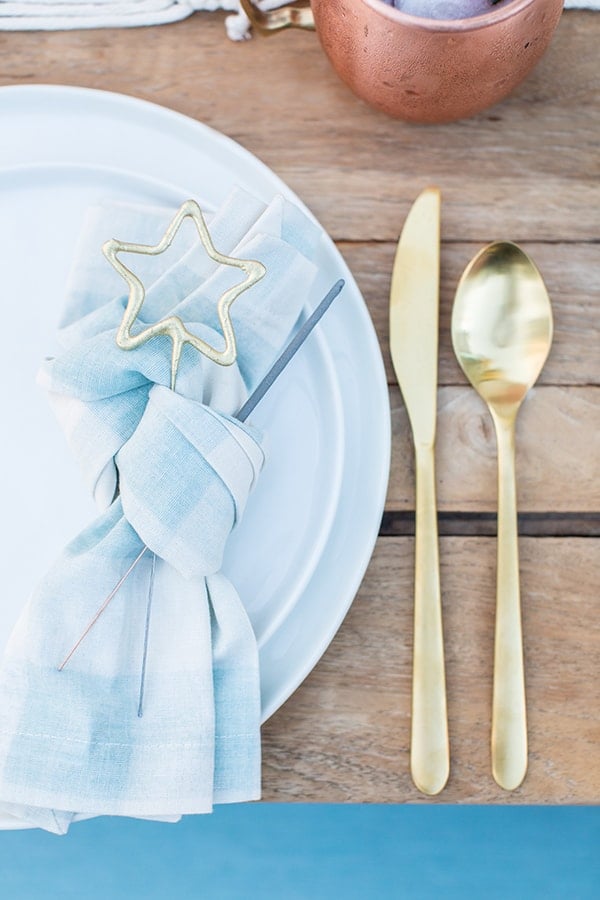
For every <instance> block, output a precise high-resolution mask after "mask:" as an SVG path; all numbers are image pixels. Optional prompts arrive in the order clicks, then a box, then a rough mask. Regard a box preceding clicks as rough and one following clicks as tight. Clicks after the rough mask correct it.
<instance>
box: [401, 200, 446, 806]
mask: <svg viewBox="0 0 600 900" xmlns="http://www.w3.org/2000/svg"><path fill="white" fill-rule="evenodd" d="M440 213H441V196H440V191H439V190H438V189H437V188H427V189H426V190H424V191H423V192H422V193H421V194H420V195H419V197H417V199H416V200H415V202H414V204H413V206H412V208H411V210H410V212H409V214H408V217H407V219H406V222H405V224H404V228H403V229H402V234H401V235H400V239H399V241H398V248H397V250H396V257H395V260H394V267H393V271H392V282H391V287H390V350H391V355H392V362H393V365H394V371H395V373H396V378H397V380H398V384H399V386H400V390H401V392H402V397H403V399H404V403H405V406H406V409H407V412H408V417H409V420H410V424H411V428H412V433H413V441H414V446H415V463H416V465H415V471H416V486H415V492H416V504H415V596H414V638H413V681H412V722H411V749H410V765H411V775H412V778H413V781H414V783H415V785H416V786H417V787H418V788H419V790H420V791H422V792H423V793H425V794H430V795H433V794H437V793H439V792H440V791H441V790H442V789H443V787H444V785H445V784H446V781H447V779H448V774H449V771H450V750H449V743H448V718H447V709H446V680H445V672H444V642H443V631H442V608H441V594H440V576H439V550H438V534H437V511H436V495H435V430H436V428H435V426H436V413H437V358H438V315H439V273H440Z"/></svg>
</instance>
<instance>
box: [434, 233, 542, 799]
mask: <svg viewBox="0 0 600 900" xmlns="http://www.w3.org/2000/svg"><path fill="white" fill-rule="evenodd" d="M452 343H453V346H454V352H455V354H456V357H457V359H458V362H459V364H460V366H461V368H462V370H463V371H464V373H465V375H466V376H467V378H468V379H469V381H470V382H471V384H472V385H473V387H474V388H475V390H476V391H477V392H478V394H479V395H480V396H481V397H482V398H483V399H484V400H485V402H486V403H487V405H488V407H489V410H490V413H491V415H492V419H493V421H494V426H495V429H496V438H497V441H498V565H497V576H496V633H495V642H494V691H493V701H492V772H493V775H494V778H495V780H496V782H497V783H498V784H499V785H500V786H501V787H503V788H505V789H506V790H514V789H515V788H517V787H518V786H519V785H520V784H521V782H522V781H523V779H524V777H525V774H526V772H527V715H526V704H525V676H524V666H523V639H522V630H521V601H520V590H519V553H518V539H517V501H516V485H515V463H514V455H515V454H514V445H515V423H516V418H517V413H518V411H519V408H520V406H521V403H522V402H523V400H524V398H525V395H526V394H527V392H528V391H529V389H530V388H531V387H532V385H533V384H534V383H535V381H536V380H537V378H538V376H539V374H540V372H541V370H542V367H543V365H544V362H545V361H546V358H547V356H548V352H549V350H550V345H551V343H552V309H551V306H550V299H549V297H548V293H547V291H546V287H545V285H544V282H543V280H542V276H541V275H540V273H539V272H538V270H537V268H536V266H535V265H534V263H533V262H532V260H531V259H530V258H529V257H528V256H527V254H526V253H524V252H523V250H521V249H520V247H517V245H516V244H512V243H509V242H507V241H498V242H496V243H493V244H490V245H489V246H487V247H485V248H484V249H483V250H481V251H480V253H478V254H477V256H476V257H475V258H474V259H473V260H472V262H471V263H470V264H469V265H468V266H467V268H466V269H465V272H464V274H463V276H462V278H461V280H460V282H459V285H458V288H457V291H456V297H455V301H454V308H453V312H452Z"/></svg>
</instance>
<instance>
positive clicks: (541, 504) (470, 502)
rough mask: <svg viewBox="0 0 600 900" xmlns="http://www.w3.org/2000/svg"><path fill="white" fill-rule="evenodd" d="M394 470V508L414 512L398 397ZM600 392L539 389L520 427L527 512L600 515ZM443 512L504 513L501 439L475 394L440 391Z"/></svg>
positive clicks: (521, 489)
mask: <svg viewBox="0 0 600 900" xmlns="http://www.w3.org/2000/svg"><path fill="white" fill-rule="evenodd" d="M390 396H391V408H392V429H393V441H392V465H391V473H390V483H389V489H388V497H387V503H386V508H387V509H389V510H405V509H414V466H413V450H412V443H411V435H410V429H409V424H408V418H407V415H406V410H405V407H404V404H403V402H402V398H401V396H400V391H399V390H398V389H397V388H392V390H391V392H390ZM599 433H600V388H595V387H585V388H563V387H539V388H534V389H533V391H532V392H531V394H530V396H529V397H528V398H527V399H526V401H525V403H524V404H523V408H522V410H521V412H520V414H519V418H518V420H517V496H518V503H519V509H520V510H521V512H555V513H560V512H596V511H598V509H599V508H600V454H599V453H598V434H599ZM437 492H438V508H439V509H440V510H443V511H449V512H457V511H459V512H493V511H494V510H495V509H496V439H495V435H494V430H493V425H492V420H491V418H490V416H489V414H488V412H487V409H486V407H485V405H484V403H483V401H482V400H481V399H480V398H479V397H478V396H477V394H476V393H475V391H474V390H473V389H472V388H470V387H446V388H441V389H440V390H439V391H438V421H437Z"/></svg>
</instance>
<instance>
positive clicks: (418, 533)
mask: <svg viewBox="0 0 600 900" xmlns="http://www.w3.org/2000/svg"><path fill="white" fill-rule="evenodd" d="M414 616H415V621H414V642H413V685H412V690H413V694H412V728H411V750H410V768H411V774H412V778H413V781H414V783H415V784H416V786H417V787H418V788H419V790H420V791H422V792H423V793H425V794H430V795H433V794H438V793H439V792H440V791H441V790H442V788H443V787H444V785H445V784H446V781H447V780H448V773H449V770H450V751H449V746H448V718H447V712H446V679H445V675H444V641H443V634H442V607H441V596H440V566H439V553H438V533H437V513H436V501H435V467H434V450H433V446H424V445H417V447H416V524H415V611H414Z"/></svg>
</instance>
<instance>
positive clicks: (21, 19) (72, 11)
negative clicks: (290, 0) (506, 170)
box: [0, 0, 600, 41]
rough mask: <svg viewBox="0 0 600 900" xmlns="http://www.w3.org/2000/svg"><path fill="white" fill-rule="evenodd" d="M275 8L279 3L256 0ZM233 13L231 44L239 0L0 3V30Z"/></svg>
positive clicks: (238, 23) (594, 2) (593, 5)
mask: <svg viewBox="0 0 600 900" xmlns="http://www.w3.org/2000/svg"><path fill="white" fill-rule="evenodd" d="M257 5H258V6H260V7H261V9H264V10H268V9H275V8H276V7H278V6H283V5H284V4H283V3H282V2H281V0H259V2H258V4H257ZM216 9H225V10H232V11H235V12H236V14H235V15H232V16H228V17H227V19H226V21H225V26H226V28H227V33H228V35H229V37H230V38H231V39H232V40H234V41H241V40H246V39H247V38H248V37H250V22H249V21H248V18H247V16H246V15H245V14H244V12H243V11H242V10H240V3H239V0H58V2H57V0H0V31H1V30H4V31H63V30H69V29H79V28H131V27H136V26H139V25H161V24H165V23H168V22H176V21H178V20H179V19H185V18H186V17H187V16H190V15H192V13H195V12H199V11H202V10H204V11H214V10H216ZM565 9H600V0H565Z"/></svg>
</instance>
